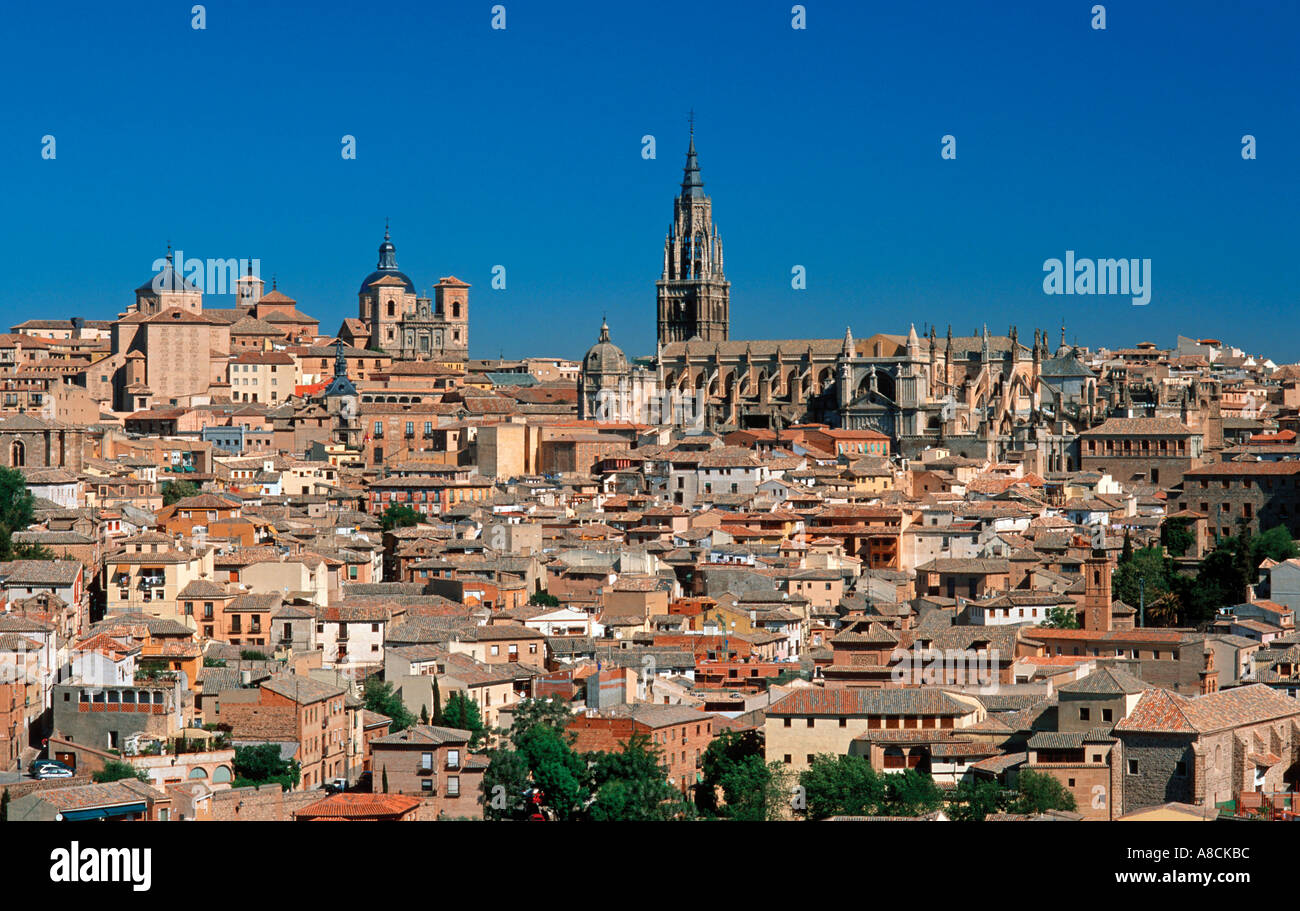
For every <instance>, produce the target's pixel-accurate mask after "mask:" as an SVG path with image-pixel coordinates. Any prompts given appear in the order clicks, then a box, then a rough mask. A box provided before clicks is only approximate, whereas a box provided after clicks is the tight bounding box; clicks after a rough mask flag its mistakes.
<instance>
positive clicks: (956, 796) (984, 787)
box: [948, 778, 1009, 822]
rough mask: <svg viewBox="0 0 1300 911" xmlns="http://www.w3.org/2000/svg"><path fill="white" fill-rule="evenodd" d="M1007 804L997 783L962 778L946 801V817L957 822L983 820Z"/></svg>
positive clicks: (1001, 809)
mask: <svg viewBox="0 0 1300 911" xmlns="http://www.w3.org/2000/svg"><path fill="white" fill-rule="evenodd" d="M1008 804H1009V801H1008V798H1007V794H1006V792H1005V791H1004V790H1003V789H1002V788H1001V787H999V786H998V784H997V782H993V781H987V780H984V779H978V780H977V779H972V778H963V779H962V780H961V782H960V783H959V784H958V785H957V787H956V788H955V789H954V791H953V793H952V796H951V797H950V798H949V799H948V816H949V817H950V818H951V819H955V820H957V821H959V822H965V821H974V822H979V821H981V820H983V819H984V818H985V817H986V816H988V815H989V814H990V813H999V812H1002V811H1003V810H1005V809H1007V806H1008Z"/></svg>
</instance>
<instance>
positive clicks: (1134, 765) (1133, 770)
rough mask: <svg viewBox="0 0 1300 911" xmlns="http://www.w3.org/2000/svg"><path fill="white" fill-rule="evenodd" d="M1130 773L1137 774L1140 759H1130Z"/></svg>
mask: <svg viewBox="0 0 1300 911" xmlns="http://www.w3.org/2000/svg"><path fill="white" fill-rule="evenodd" d="M1128 773H1129V774H1130V775H1136V774H1137V773H1138V761H1137V760H1136V759H1130V760H1129V761H1128Z"/></svg>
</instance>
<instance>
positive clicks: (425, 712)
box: [420, 704, 429, 724]
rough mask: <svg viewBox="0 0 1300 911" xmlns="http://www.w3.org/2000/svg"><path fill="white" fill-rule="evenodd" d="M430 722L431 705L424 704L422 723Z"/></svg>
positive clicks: (421, 711)
mask: <svg viewBox="0 0 1300 911" xmlns="http://www.w3.org/2000/svg"><path fill="white" fill-rule="evenodd" d="M428 723H429V707H428V706H427V705H423V704H422V705H421V706H420V724H428Z"/></svg>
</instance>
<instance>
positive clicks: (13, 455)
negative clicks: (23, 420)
mask: <svg viewBox="0 0 1300 911" xmlns="http://www.w3.org/2000/svg"><path fill="white" fill-rule="evenodd" d="M26 464H27V447H26V446H24V445H23V441H22V440H14V444H13V446H11V447H9V465H10V467H12V468H22V467H23V466H24V465H26Z"/></svg>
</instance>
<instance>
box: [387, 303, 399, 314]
mask: <svg viewBox="0 0 1300 911" xmlns="http://www.w3.org/2000/svg"><path fill="white" fill-rule="evenodd" d="M388 315H389V316H396V315H397V305H396V304H394V303H393V302H392V301H389V302H388Z"/></svg>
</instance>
